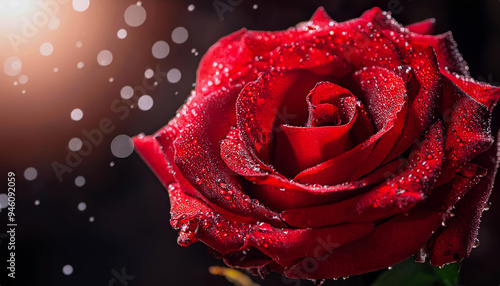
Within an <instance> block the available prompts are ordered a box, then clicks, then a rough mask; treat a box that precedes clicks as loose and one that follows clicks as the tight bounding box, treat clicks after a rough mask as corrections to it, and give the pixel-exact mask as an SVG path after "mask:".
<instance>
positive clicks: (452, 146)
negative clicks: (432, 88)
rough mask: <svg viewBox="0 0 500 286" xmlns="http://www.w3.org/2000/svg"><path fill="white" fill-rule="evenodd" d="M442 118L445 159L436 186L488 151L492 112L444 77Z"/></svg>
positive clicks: (490, 143)
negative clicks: (444, 134)
mask: <svg viewBox="0 0 500 286" xmlns="http://www.w3.org/2000/svg"><path fill="white" fill-rule="evenodd" d="M441 108H442V111H441V114H443V119H444V122H445V124H446V130H447V140H446V143H445V153H446V158H447V159H448V160H447V161H446V164H445V166H444V167H443V174H442V176H441V178H440V183H438V184H439V185H441V184H443V183H446V182H448V181H449V180H450V179H451V178H452V177H453V176H454V175H455V174H456V173H457V172H458V170H460V168H462V167H463V166H465V164H467V163H468V162H470V161H471V160H472V159H474V158H475V157H476V156H478V155H479V154H481V153H482V152H484V151H486V150H488V149H489V148H490V146H491V145H492V144H493V142H494V138H493V137H492V136H491V126H490V124H491V113H490V111H489V110H488V108H487V107H486V106H485V105H483V104H481V103H479V102H477V101H476V100H474V99H473V98H471V97H470V96H469V95H468V94H466V93H465V92H464V91H463V90H461V89H460V88H458V87H457V86H456V85H455V84H454V83H453V82H451V81H450V80H449V79H447V78H443V98H442V106H441Z"/></svg>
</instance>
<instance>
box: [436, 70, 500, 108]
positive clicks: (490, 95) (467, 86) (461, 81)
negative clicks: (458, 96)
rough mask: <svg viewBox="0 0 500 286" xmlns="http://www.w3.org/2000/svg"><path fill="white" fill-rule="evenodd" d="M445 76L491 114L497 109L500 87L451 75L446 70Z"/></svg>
mask: <svg viewBox="0 0 500 286" xmlns="http://www.w3.org/2000/svg"><path fill="white" fill-rule="evenodd" d="M443 74H444V75H445V76H446V77H447V78H448V79H449V80H451V81H452V82H453V83H455V84H456V85H457V86H458V87H459V88H460V89H461V90H463V91H464V92H465V93H467V94H468V95H469V96H470V97H472V98H474V99H475V100H477V101H478V102H480V103H482V104H484V105H486V106H487V107H488V109H489V110H490V112H492V111H493V107H495V105H496V104H497V102H498V100H499V99H500V87H495V86H491V85H489V84H487V83H483V82H479V81H476V80H474V79H473V78H471V77H468V76H462V75H459V74H451V73H450V72H448V71H446V70H445V71H443Z"/></svg>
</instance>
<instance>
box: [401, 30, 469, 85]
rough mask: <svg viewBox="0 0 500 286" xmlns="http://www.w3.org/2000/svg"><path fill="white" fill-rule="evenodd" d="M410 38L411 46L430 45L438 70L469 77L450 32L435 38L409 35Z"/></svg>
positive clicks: (423, 46)
mask: <svg viewBox="0 0 500 286" xmlns="http://www.w3.org/2000/svg"><path fill="white" fill-rule="evenodd" d="M410 38H411V43H412V45H415V46H418V45H421V46H422V48H425V47H427V46H429V45H431V46H432V47H433V48H434V51H435V52H436V54H437V59H438V62H439V68H440V69H445V70H449V71H451V72H455V73H458V74H461V75H464V76H469V67H468V66H467V63H466V62H465V61H464V59H463V57H462V54H460V52H459V51H458V47H457V42H455V40H454V39H453V35H452V34H451V32H447V33H444V34H441V35H436V36H428V35H420V34H415V33H410Z"/></svg>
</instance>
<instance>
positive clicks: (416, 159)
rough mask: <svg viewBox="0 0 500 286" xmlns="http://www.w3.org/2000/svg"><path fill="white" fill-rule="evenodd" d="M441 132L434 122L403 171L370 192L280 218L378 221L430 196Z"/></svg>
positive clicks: (302, 222)
mask: <svg viewBox="0 0 500 286" xmlns="http://www.w3.org/2000/svg"><path fill="white" fill-rule="evenodd" d="M443 133H444V128H443V125H442V123H441V122H437V123H435V124H434V125H433V126H432V127H431V129H430V130H429V132H428V133H427V134H426V135H425V138H424V139H423V140H422V141H421V142H420V143H419V144H418V145H416V146H415V147H414V150H412V152H411V153H410V158H409V160H408V161H407V162H406V163H405V167H403V170H401V171H400V173H399V174H395V175H394V176H392V178H390V179H389V180H387V181H386V182H384V183H383V184H381V185H379V186H377V187H375V188H373V189H372V190H371V191H368V192H366V193H363V194H361V195H359V196H356V197H353V198H351V199H348V200H345V201H341V202H338V203H334V204H329V205H322V206H315V207H303V208H297V209H287V210H285V211H284V212H283V213H282V217H283V219H284V220H285V222H286V223H287V224H289V225H292V226H295V227H300V228H306V227H310V228H316V227H323V226H328V225H338V224H342V223H349V222H370V221H377V220H380V219H384V218H388V217H390V216H393V215H395V214H399V213H402V212H405V211H407V210H409V209H410V208H411V207H413V206H414V205H415V204H416V203H417V202H419V201H422V200H423V199H425V198H426V197H427V196H428V195H429V193H430V191H431V189H432V188H433V186H434V183H435V182H436V181H437V179H438V176H439V175H440V173H441V167H442V164H443V159H444V156H443V155H444V152H443V141H444V140H443Z"/></svg>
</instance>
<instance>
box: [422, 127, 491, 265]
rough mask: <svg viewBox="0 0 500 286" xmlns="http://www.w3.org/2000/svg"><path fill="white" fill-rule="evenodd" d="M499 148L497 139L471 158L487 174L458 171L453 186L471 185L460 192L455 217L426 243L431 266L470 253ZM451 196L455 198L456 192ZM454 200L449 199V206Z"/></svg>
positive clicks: (489, 189) (459, 258)
mask: <svg viewBox="0 0 500 286" xmlns="http://www.w3.org/2000/svg"><path fill="white" fill-rule="evenodd" d="M498 139H500V133H499V134H498V136H497V140H498ZM499 150H500V146H499V141H497V143H496V144H495V145H494V146H493V147H492V148H490V149H489V150H488V151H487V152H485V153H483V154H481V155H480V156H479V157H478V158H476V159H475V160H474V161H475V162H480V164H481V165H482V166H483V167H485V168H486V169H487V173H486V176H484V177H482V174H481V173H479V174H477V175H476V174H474V175H473V176H472V178H464V177H463V176H462V177H460V176H461V175H460V174H459V175H457V177H456V178H455V182H456V183H454V187H455V184H460V185H464V184H465V186H464V189H465V191H467V190H468V189H469V188H470V187H472V189H471V190H469V191H468V192H466V193H465V194H459V195H460V196H462V199H461V200H460V201H458V203H457V204H456V206H455V210H454V211H453V212H454V213H455V216H454V217H452V218H451V219H450V220H448V222H447V227H445V228H442V229H440V231H439V232H437V233H436V234H435V235H434V237H433V239H432V240H431V242H430V243H429V253H430V254H431V255H430V260H431V263H432V265H444V264H446V263H450V262H455V261H460V260H461V259H462V258H464V257H468V256H469V254H470V252H471V250H472V248H473V246H474V245H475V243H476V242H475V241H476V237H477V234H478V231H479V221H480V218H481V214H482V212H483V209H484V206H485V204H486V202H487V201H488V198H489V197H490V194H491V191H492V190H493V183H494V181H495V175H496V173H497V171H498V166H499V163H500V152H499ZM483 174H484V173H483ZM464 181H465V182H464ZM478 181H479V183H478ZM477 183H478V184H477ZM476 184H477V185H476ZM459 187H460V186H459ZM457 189H460V188H457ZM454 198H455V200H456V195H455V196H454ZM453 202H454V201H451V202H450V203H449V205H451V204H452V203H453Z"/></svg>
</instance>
